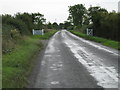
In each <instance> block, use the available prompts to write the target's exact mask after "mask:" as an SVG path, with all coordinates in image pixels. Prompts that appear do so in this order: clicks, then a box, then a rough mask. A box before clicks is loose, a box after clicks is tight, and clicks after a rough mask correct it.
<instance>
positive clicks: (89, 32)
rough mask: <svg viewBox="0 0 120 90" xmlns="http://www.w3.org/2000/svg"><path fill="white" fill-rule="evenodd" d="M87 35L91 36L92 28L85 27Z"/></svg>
mask: <svg viewBox="0 0 120 90" xmlns="http://www.w3.org/2000/svg"><path fill="white" fill-rule="evenodd" d="M87 35H89V36H93V29H88V28H87Z"/></svg>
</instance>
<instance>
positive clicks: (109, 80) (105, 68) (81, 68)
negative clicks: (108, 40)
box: [34, 30, 119, 88]
mask: <svg viewBox="0 0 120 90" xmlns="http://www.w3.org/2000/svg"><path fill="white" fill-rule="evenodd" d="M118 58H119V54H118V51H117V50H114V49H111V48H109V47H105V46H102V45H100V44H98V43H95V42H91V41H88V40H84V39H82V38H79V37H77V36H75V35H73V34H71V33H70V32H68V31H66V30H62V31H58V32H57V33H56V34H55V35H54V36H53V37H52V38H51V39H50V40H49V43H48V46H47V47H46V50H45V52H44V55H43V58H42V61H41V65H40V70H39V71H38V72H39V73H38V75H37V77H36V80H35V83H34V88H118V70H119V69H118Z"/></svg>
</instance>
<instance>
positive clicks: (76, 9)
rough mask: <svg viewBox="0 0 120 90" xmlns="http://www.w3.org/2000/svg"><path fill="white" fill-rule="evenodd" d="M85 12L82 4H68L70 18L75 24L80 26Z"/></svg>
mask: <svg viewBox="0 0 120 90" xmlns="http://www.w3.org/2000/svg"><path fill="white" fill-rule="evenodd" d="M85 13H86V8H85V7H84V5H83V4H77V5H74V6H69V17H68V20H70V21H71V22H72V23H73V24H74V25H75V26H82V23H83V16H84V14H85Z"/></svg>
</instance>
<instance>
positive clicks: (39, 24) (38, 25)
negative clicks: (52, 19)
mask: <svg viewBox="0 0 120 90" xmlns="http://www.w3.org/2000/svg"><path fill="white" fill-rule="evenodd" d="M32 17H33V22H34V24H35V29H42V28H43V24H44V23H45V22H46V19H45V18H44V15H42V14H40V13H32Z"/></svg>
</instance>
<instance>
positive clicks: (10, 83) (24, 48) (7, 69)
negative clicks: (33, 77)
mask: <svg viewBox="0 0 120 90" xmlns="http://www.w3.org/2000/svg"><path fill="white" fill-rule="evenodd" d="M55 32H56V31H52V32H48V33H46V34H45V35H43V36H39V35H37V36H36V35H35V36H30V37H27V36H25V37H24V38H23V40H20V41H19V44H17V45H16V48H15V49H14V50H13V51H12V52H10V53H7V54H4V55H3V56H2V66H3V68H2V87H3V88H24V87H25V86H26V85H27V84H28V82H27V77H28V76H29V74H30V72H31V70H32V67H33V63H34V62H35V61H34V59H33V57H34V55H36V54H37V53H38V52H39V51H40V50H41V49H42V43H41V42H40V40H42V39H49V38H50V37H51V36H52V35H53V34H54V33H55Z"/></svg>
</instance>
